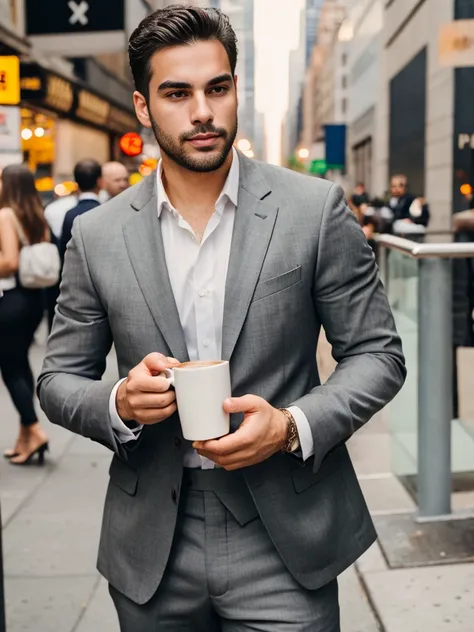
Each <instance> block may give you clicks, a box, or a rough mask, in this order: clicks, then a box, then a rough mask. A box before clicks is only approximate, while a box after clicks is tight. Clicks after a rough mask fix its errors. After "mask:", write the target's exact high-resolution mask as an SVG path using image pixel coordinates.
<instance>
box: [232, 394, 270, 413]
mask: <svg viewBox="0 0 474 632" xmlns="http://www.w3.org/2000/svg"><path fill="white" fill-rule="evenodd" d="M264 403H266V402H265V401H264V400H263V399H262V398H261V397H257V396H256V395H244V396H243V397H231V398H229V399H226V400H225V401H224V410H225V411H226V413H252V412H256V411H257V410H260V408H261V407H262V404H264Z"/></svg>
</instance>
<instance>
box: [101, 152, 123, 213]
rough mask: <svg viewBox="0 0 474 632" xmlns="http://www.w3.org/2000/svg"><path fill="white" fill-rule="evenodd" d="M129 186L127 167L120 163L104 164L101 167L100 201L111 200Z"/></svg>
mask: <svg viewBox="0 0 474 632" xmlns="http://www.w3.org/2000/svg"><path fill="white" fill-rule="evenodd" d="M129 186H130V182H129V175H128V171H127V167H126V166H125V165H123V164H122V163H121V162H115V161H114V162H106V163H105V164H103V165H102V187H103V188H102V190H101V192H100V195H99V197H100V201H101V202H102V203H104V202H107V201H108V200H111V199H112V198H114V197H115V196H116V195H118V194H119V193H122V192H123V191H126V190H127V189H128V187H129Z"/></svg>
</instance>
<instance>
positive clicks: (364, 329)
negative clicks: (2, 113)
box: [39, 156, 405, 603]
mask: <svg viewBox="0 0 474 632" xmlns="http://www.w3.org/2000/svg"><path fill="white" fill-rule="evenodd" d="M240 161H241V169H240V174H241V175H240V179H241V181H240V189H239V204H238V208H237V211H236V218H235V224H234V233H233V241H232V248H231V254H230V262H229V270H228V278H227V284H226V296H225V307H224V322H223V349H222V357H223V358H224V359H229V360H230V365H231V374H232V389H233V394H234V395H235V396H240V395H244V394H246V393H252V394H256V395H259V396H261V397H264V398H265V399H266V400H267V401H269V402H270V403H271V404H272V405H274V406H277V407H283V406H289V405H292V404H294V405H296V406H299V407H300V408H301V409H302V410H303V412H304V413H305V414H306V416H307V418H308V420H309V423H310V425H311V430H312V434H313V438H314V447H315V454H314V457H311V459H309V460H308V461H307V462H306V463H303V462H302V461H300V460H298V459H296V458H295V457H294V456H290V455H283V454H277V455H275V456H273V457H272V458H270V459H268V460H267V461H265V462H263V463H261V464H259V465H256V466H253V467H249V468H245V469H244V471H243V474H244V476H245V481H246V484H247V485H248V488H249V490H250V493H251V495H252V497H253V500H254V502H255V505H256V507H257V509H258V513H259V515H260V518H261V519H262V521H263V523H264V525H265V527H266V529H267V531H268V533H269V535H270V537H271V538H272V540H273V542H274V544H275V547H276V548H277V550H278V552H279V553H280V555H281V557H282V559H283V560H284V562H285V564H286V565H287V567H288V569H289V570H290V572H291V573H292V574H293V576H294V577H295V578H296V579H297V581H298V582H300V583H301V585H303V586H304V587H306V588H308V589H316V588H318V587H320V586H322V585H324V584H325V583H327V582H328V581H330V580H332V579H333V578H334V577H335V576H336V575H338V574H339V573H340V572H342V571H343V570H344V569H345V568H346V567H347V566H348V565H350V564H351V563H353V562H354V561H355V559H356V558H357V557H358V556H359V555H360V554H361V553H362V552H363V551H364V550H365V549H366V548H367V547H368V546H369V545H370V544H371V543H372V542H373V541H374V539H375V532H374V528H373V525H372V522H371V519H370V516H369V513H368V511H367V507H366V505H365V502H364V499H363V496H362V493H361V490H360V488H359V485H358V482H357V479H356V476H355V473H354V470H353V467H352V464H351V461H350V458H349V456H348V452H347V450H346V447H345V442H346V441H347V440H348V439H349V437H350V436H351V435H352V434H353V433H354V432H355V431H356V430H357V429H358V428H360V427H361V426H362V425H363V424H365V423H366V422H367V421H368V420H369V419H370V418H371V417H372V416H373V415H374V413H376V412H377V411H379V410H380V409H381V408H382V407H383V406H384V405H385V404H386V403H387V402H388V401H389V400H391V399H392V398H393V397H394V395H395V394H396V393H397V392H398V390H399V389H400V387H401V386H402V384H403V381H404V377H405V367H404V358H403V354H402V349H401V344H400V339H399V337H398V335H397V333H396V330H395V326H394V322H393V318H392V314H391V311H390V308H389V305H388V303H387V299H386V296H385V293H384V290H383V288H382V286H381V283H380V281H379V278H378V272H377V269H376V264H375V261H374V257H373V254H372V250H371V249H370V248H369V246H368V245H367V243H366V239H365V237H364V235H363V233H362V231H361V230H360V228H359V226H358V224H357V222H356V220H355V218H354V216H353V214H352V213H351V212H350V211H349V210H348V209H347V207H346V204H345V201H344V199H343V194H342V191H341V189H340V187H338V186H336V185H333V184H331V183H329V182H326V181H324V180H320V179H316V178H310V177H305V176H301V175H299V174H295V173H293V172H290V171H287V170H285V169H280V168H277V167H273V166H270V165H265V164H261V163H258V162H254V161H251V160H249V159H246V158H245V157H243V156H240ZM155 182H156V178H155V175H152V176H150V178H148V179H147V180H145V181H144V182H142V183H140V184H139V185H137V186H136V187H134V188H132V189H129V190H128V191H126V192H124V193H123V194H121V195H120V196H118V197H116V198H114V199H113V200H111V201H110V202H108V203H107V204H105V205H104V206H103V207H100V208H98V209H94V210H93V211H90V212H89V213H86V214H85V215H83V216H81V217H79V218H78V219H77V220H76V222H75V223H74V229H73V238H72V240H71V242H70V244H69V247H68V251H67V255H66V261H65V267H64V274H63V280H62V284H61V295H60V298H59V302H58V306H57V311H56V317H55V321H54V326H53V330H52V334H51V337H50V340H49V344H48V351H47V355H46V359H45V361H44V366H43V370H42V374H41V376H40V379H39V396H40V400H41V405H42V407H43V409H44V410H45V412H46V414H47V415H48V417H49V418H50V419H51V421H53V422H54V423H57V424H60V425H62V426H64V427H66V428H69V429H70V430H72V431H73V432H76V433H79V434H81V435H83V436H85V437H90V438H91V439H93V440H96V441H99V442H101V443H103V444H105V445H107V446H108V447H109V448H110V449H111V450H112V451H113V452H114V453H115V456H114V458H113V460H112V464H111V468H110V484H109V487H108V491H107V497H106V502H105V510H104V518H103V525H102V535H101V542H100V549H99V562H98V567H99V570H100V571H101V572H102V574H103V575H104V576H105V577H106V578H107V579H108V580H109V581H110V582H111V583H112V584H113V585H114V586H115V587H116V588H117V589H118V590H120V591H121V592H122V593H124V594H125V595H127V596H128V597H129V598H130V599H132V600H134V601H135V602H137V603H145V602H146V601H148V600H149V599H150V598H151V597H152V595H153V594H154V593H155V591H156V589H157V587H158V585H159V583H160V581H161V577H162V575H163V572H164V569H165V566H166V563H167V559H168V555H169V551H170V547H171V543H172V538H173V533H174V528H175V521H176V515H177V504H178V501H179V492H180V486H181V478H182V471H183V443H182V442H181V441H180V439H181V438H182V435H181V430H180V424H179V418H178V415H175V416H173V417H172V418H170V419H168V420H167V421H165V422H163V423H160V424H156V425H154V426H147V427H146V428H145V429H144V430H143V432H142V434H141V436H140V439H139V440H138V441H137V442H135V444H134V445H133V446H132V447H130V444H127V445H122V444H120V443H119V442H118V441H117V439H116V437H115V435H114V432H113V431H112V428H111V424H110V419H109V410H108V408H109V397H110V394H111V390H112V388H113V384H112V383H110V382H107V381H103V380H101V376H102V374H103V372H104V368H105V359H106V356H107V353H108V351H109V350H110V348H111V345H112V342H113V343H114V344H115V348H116V352H117V357H118V366H119V373H120V375H121V376H126V375H127V373H128V371H129V370H130V369H131V368H132V367H133V366H135V365H136V364H138V363H139V362H140V361H141V360H142V359H143V357H144V356H146V355H147V354H148V353H150V352H152V351H159V352H161V353H164V354H165V355H168V356H170V355H172V356H174V357H176V358H178V359H180V360H186V359H187V358H188V354H187V350H186V344H185V340H184V335H183V331H182V328H181V325H180V321H179V317H178V312H177V309H176V305H175V302H174V298H173V294H172V290H171V286H170V281H169V277H168V273H167V268H166V263H165V256H164V251H163V242H162V237H161V232H160V223H159V220H158V217H157V201H156V191H155ZM321 325H323V326H324V328H325V330H326V334H327V337H328V339H329V341H330V343H331V344H332V346H333V354H334V357H335V359H336V360H337V361H338V366H337V370H336V372H335V373H334V374H333V376H332V377H331V378H330V379H329V381H328V382H327V383H325V384H324V385H323V386H321V384H320V380H319V376H318V369H317V366H316V346H317V341H318V335H319V331H320V327H321ZM241 420H242V417H241V415H236V416H234V417H233V418H232V422H231V425H232V428H233V429H234V430H235V429H236V428H237V427H238V425H239V423H241Z"/></svg>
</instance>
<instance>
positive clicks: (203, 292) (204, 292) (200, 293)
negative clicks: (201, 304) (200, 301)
mask: <svg viewBox="0 0 474 632" xmlns="http://www.w3.org/2000/svg"><path fill="white" fill-rule="evenodd" d="M198 294H199V296H200V297H201V298H204V297H205V296H206V294H207V292H206V290H199V292H198Z"/></svg>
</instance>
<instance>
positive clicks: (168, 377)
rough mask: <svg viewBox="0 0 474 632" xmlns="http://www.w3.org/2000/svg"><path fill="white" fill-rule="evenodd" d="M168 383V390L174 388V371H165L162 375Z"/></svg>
mask: <svg viewBox="0 0 474 632" xmlns="http://www.w3.org/2000/svg"><path fill="white" fill-rule="evenodd" d="M161 375H162V376H163V377H164V378H166V380H167V381H168V388H170V387H171V386H174V371H173V369H165V370H164V371H163V372H162V374H161Z"/></svg>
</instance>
